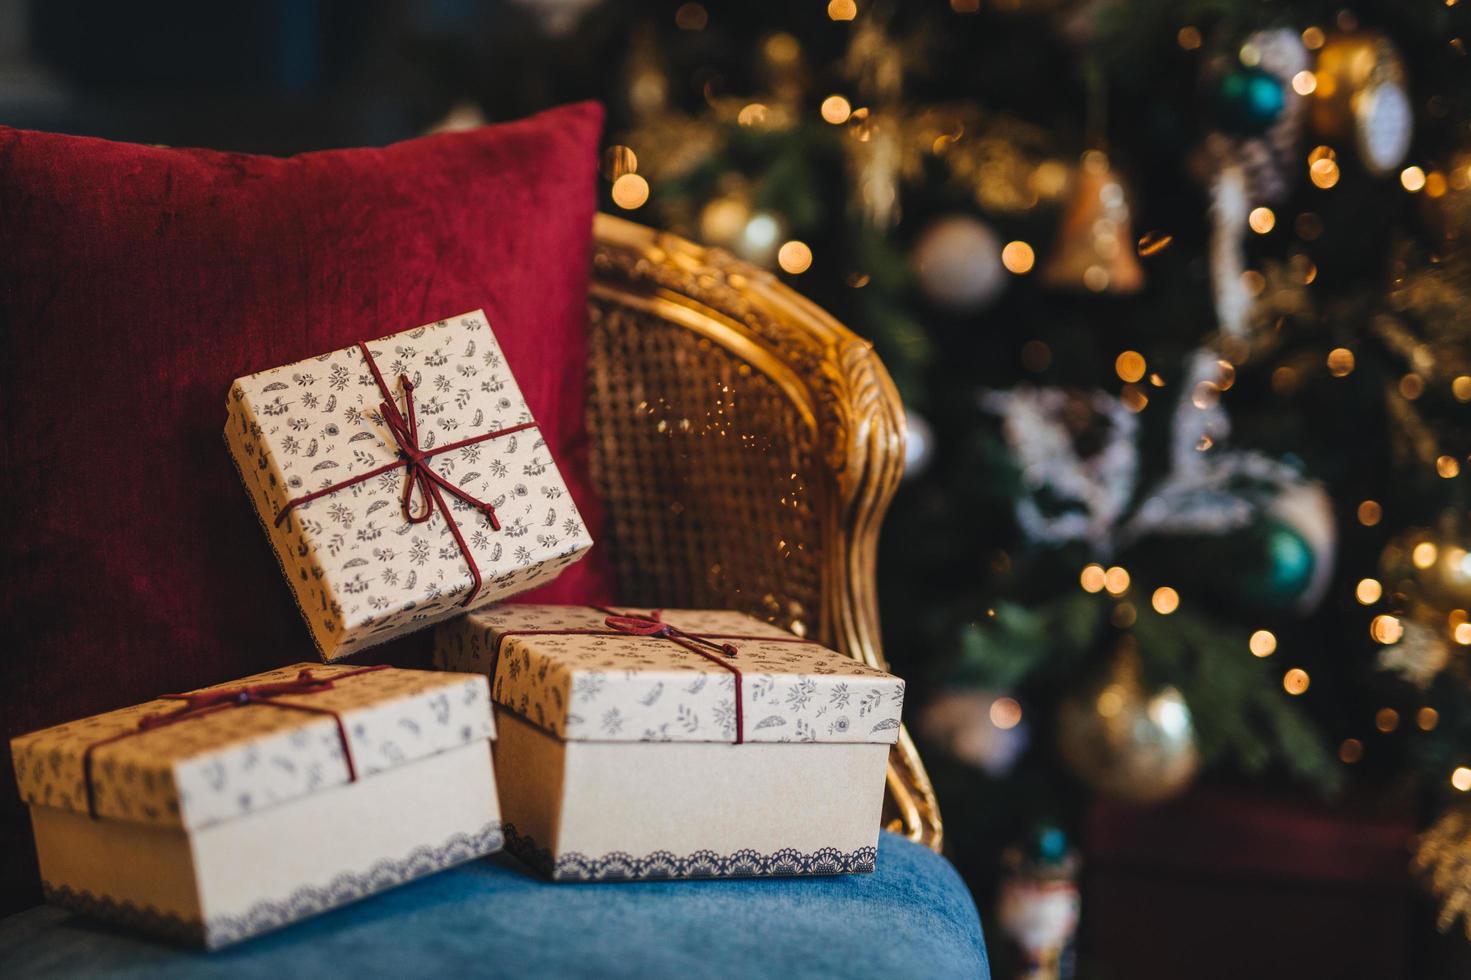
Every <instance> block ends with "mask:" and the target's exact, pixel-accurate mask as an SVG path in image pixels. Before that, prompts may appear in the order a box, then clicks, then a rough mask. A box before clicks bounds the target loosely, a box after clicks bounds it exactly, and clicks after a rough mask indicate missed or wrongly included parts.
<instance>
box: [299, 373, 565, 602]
mask: <svg viewBox="0 0 1471 980" xmlns="http://www.w3.org/2000/svg"><path fill="white" fill-rule="evenodd" d="M358 350H359V351H361V352H362V355H363V360H364V361H366V362H367V365H368V370H369V371H371V372H372V373H373V380H374V381H375V382H377V384H378V391H379V392H381V393H382V395H383V401H382V402H380V403H379V405H378V408H379V410H380V411H381V412H382V414H383V423H384V424H385V425H387V426H388V431H389V432H390V433H392V435H393V439H394V442H396V443H398V459H396V460H394V461H393V462H392V463H385V464H383V465H382V466H378V467H375V468H374V469H371V470H368V471H367V472H366V473H359V474H358V475H357V476H355V477H352V478H351V479H349V480H343V481H342V482H341V483H334V484H332V485H331V486H327V487H323V488H322V489H320V490H315V491H313V492H311V493H308V494H303V495H302V496H300V497H295V498H293V499H291V500H288V501H287V502H286V505H285V506H284V507H282V508H281V512H280V513H279V514H277V515H276V525H277V526H278V527H279V526H280V524H281V522H282V521H284V520H285V519H286V515H287V514H289V513H291V511H292V510H293V509H294V508H297V507H300V506H301V505H302V504H305V503H309V502H311V501H313V500H316V499H318V498H319V497H325V496H327V495H329V494H334V493H336V492H337V491H339V490H345V489H347V488H348V487H351V486H354V485H356V484H359V483H362V482H363V481H365V480H370V479H372V478H373V477H375V476H378V475H379V474H382V473H391V472H392V471H394V470H396V469H398V468H399V467H401V466H402V467H406V468H407V469H408V475H407V477H406V478H405V480H404V491H403V499H402V501H401V504H402V508H403V515H404V519H405V520H407V521H408V522H409V523H410V524H422V523H424V522H425V521H427V520H429V518H431V517H433V516H434V509H435V508H436V507H438V508H439V512H440V513H441V514H443V515H444V520H445V523H446V524H448V525H449V530H450V534H452V535H454V539H455V544H457V545H459V548H460V554H461V555H462V556H463V557H464V559H465V564H466V565H467V566H468V567H469V569H470V578H471V579H472V580H473V583H472V585H471V587H470V591H469V593H468V594H467V595H466V596H465V598H464V601H462V602H461V603H460V605H462V606H468V605H469V604H470V603H471V602H473V601H474V599H475V596H476V595H478V594H479V592H480V586H481V579H480V566H478V565H476V564H475V556H474V554H473V553H472V552H471V551H470V546H469V545H468V544H466V543H465V536H464V535H463V534H461V533H460V525H459V522H457V521H456V520H455V518H454V515H453V514H451V513H450V509H449V506H448V505H447V504H445V502H444V493H445V492H448V493H450V494H452V495H454V496H455V497H456V498H458V499H459V500H462V501H464V502H465V503H467V504H469V505H470V506H471V507H473V508H474V509H475V510H478V511H480V512H481V513H482V514H484V515H485V516H486V518H488V519H489V521H490V527H491V530H493V531H499V530H500V529H501V523H500V520H499V519H497V518H496V516H495V508H494V507H492V506H491V505H490V504H488V503H486V502H485V501H483V500H480V499H478V498H476V497H474V496H472V495H471V494H470V493H468V492H467V491H465V490H463V489H461V488H460V487H457V486H455V485H454V484H453V483H451V482H450V481H449V480H447V479H445V478H444V477H443V476H440V475H439V473H437V472H435V470H434V468H433V467H432V466H430V465H429V460H431V459H433V458H434V457H435V456H440V455H443V454H444V453H448V452H453V451H454V450H456V449H462V448H464V447H465V446H472V445H474V444H475V443H477V442H485V441H486V440H487V439H496V438H499V437H500V436H508V435H510V434H511V433H513V432H520V431H522V430H523V429H530V428H533V427H535V425H536V423H535V422H522V423H521V424H520V425H513V426H509V427H508V428H504V429H495V430H493V431H491V432H487V433H484V434H483V435H478V436H471V437H470V438H468V439H461V440H460V441H458V442H451V443H447V444H446V445H443V446H439V447H438V448H435V449H423V448H421V447H420V446H419V420H418V417H417V413H416V412H415V411H414V386H413V383H412V382H410V381H409V379H408V378H407V377H406V376H405V375H402V374H400V375H399V376H398V383H399V387H400V388H402V389H403V400H404V405H405V406H406V409H407V415H406V414H405V412H404V411H402V410H400V409H399V407H398V403H397V402H396V401H395V400H394V397H393V392H392V391H391V390H390V389H389V387H388V382H387V381H385V380H383V372H381V371H379V370H378V362H377V361H375V360H373V355H372V353H371V352H370V351H369V350H368V345H367V344H358ZM415 487H417V488H418V490H419V496H420V498H421V499H422V500H423V501H424V509H423V510H422V511H421V512H420V513H417V514H416V513H414V508H413V499H414V488H415Z"/></svg>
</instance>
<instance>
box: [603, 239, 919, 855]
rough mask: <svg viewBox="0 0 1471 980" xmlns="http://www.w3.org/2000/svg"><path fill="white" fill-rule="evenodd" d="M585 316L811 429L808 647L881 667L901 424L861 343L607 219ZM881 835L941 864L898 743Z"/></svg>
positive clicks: (752, 271) (691, 252) (909, 756)
mask: <svg viewBox="0 0 1471 980" xmlns="http://www.w3.org/2000/svg"><path fill="white" fill-rule="evenodd" d="M591 294H592V302H593V303H595V304H603V305H606V306H610V307H615V308H617V307H623V308H631V309H637V310H640V311H643V312H645V313H647V314H651V315H653V316H656V317H657V318H658V319H660V320H661V321H664V322H666V323H670V324H675V325H678V326H681V327H683V328H685V329H688V330H691V331H693V332H695V333H698V334H700V335H701V336H702V337H705V338H707V339H709V340H710V341H711V342H712V343H715V344H718V345H720V346H721V347H723V348H724V349H726V350H727V351H729V352H730V353H731V354H732V355H733V356H735V357H737V358H739V359H740V360H741V361H743V362H745V363H747V364H749V365H750V366H751V368H752V369H753V370H755V371H759V372H761V373H762V374H763V375H765V376H766V377H767V378H769V379H770V380H771V381H772V382H773V383H774V384H776V385H777V386H778V387H779V388H780V389H781V391H782V392H783V394H784V395H785V396H786V397H787V398H788V399H789V400H790V402H791V403H792V405H793V406H795V407H796V408H797V410H798V411H799V413H800V415H801V416H802V419H803V421H804V422H805V423H807V424H808V425H810V426H811V427H812V431H813V432H814V434H815V435H816V437H817V440H816V444H817V445H818V446H819V447H821V453H822V456H821V458H822V460H823V462H824V464H825V466H824V472H822V473H813V474H805V476H806V477H807V479H808V480H809V482H810V483H812V484H813V485H815V486H824V487H826V488H827V489H828V491H829V492H828V493H826V494H824V495H823V496H824V501H825V503H824V504H823V507H822V510H823V513H822V545H823V575H822V609H821V616H820V628H819V634H818V635H819V637H820V638H821V639H823V640H824V641H826V642H828V643H830V644H831V645H832V646H833V647H834V648H835V649H837V650H840V651H842V652H843V653H846V654H848V655H849V656H851V657H855V658H857V659H859V660H862V661H864V662H866V663H869V664H873V665H874V666H878V667H886V666H887V663H886V661H885V659H884V656H883V648H882V642H881V640H880V633H879V620H878V597H877V595H876V593H875V563H876V559H877V549H878V532H879V525H880V523H881V522H882V520H883V516H884V512H885V510H886V509H887V507H888V505H889V502H890V500H891V499H892V498H893V495H894V491H895V489H896V488H897V487H898V485H899V478H900V476H901V474H902V468H903V462H904V416H903V408H902V406H901V404H900V401H899V395H898V392H897V391H896V390H895V388H894V385H893V382H892V381H891V380H890V378H889V375H888V372H887V371H885V370H884V367H883V365H882V363H881V362H880V361H879V359H878V357H877V355H876V354H875V353H874V351H873V346H872V344H870V343H869V342H868V341H866V340H863V339H862V338H860V337H858V336H857V335H856V334H854V333H853V332H852V331H850V330H848V329H847V328H845V327H844V326H842V325H841V324H840V323H838V322H837V321H836V320H834V319H833V318H832V317H831V316H830V315H828V314H827V312H826V311H824V310H822V309H821V308H820V307H818V306H817V305H816V304H814V303H812V302H810V301H808V300H807V299H805V298H804V297H802V296H801V295H799V294H798V293H796V292H794V291H793V290H791V289H789V288H788V287H787V286H785V285H784V284H782V283H781V282H780V281H779V280H778V279H777V278H776V277H775V276H773V275H772V274H770V273H768V272H765V271H763V270H760V269H757V268H755V267H753V266H750V265H748V264H746V263H744V262H741V261H739V260H737V259H735V258H734V257H732V256H730V255H728V254H726V253H724V252H722V251H720V250H718V249H706V248H704V247H702V246H699V245H695V244H693V243H692V242H689V241H686V240H685V239H682V238H679V237H678V236H675V235H670V234H667V233H663V232H659V231H656V230H654V229H651V228H647V227H645V226H642V225H638V224H635V223H633V222H630V221H625V220H623V219H621V218H617V217H613V216H611V215H604V214H600V215H598V218H597V223H596V226H595V246H594V250H593V278H592V284H591ZM888 788H889V801H890V804H891V806H892V813H893V820H892V822H891V824H890V829H893V830H897V831H899V832H902V833H904V834H905V835H906V836H908V837H910V838H911V839H913V840H916V841H919V842H921V843H924V844H926V845H927V846H929V847H932V848H934V849H936V850H939V848H940V845H941V841H942V833H943V830H942V823H941V820H940V812H939V809H938V806H937V805H936V801H935V794H934V789H933V787H932V786H931V784H930V780H929V777H928V775H927V774H926V772H925V769H924V764H923V763H922V762H921V761H920V758H919V753H918V752H917V750H916V749H915V746H914V743H913V741H912V740H911V739H910V737H909V733H908V732H907V731H902V730H901V732H900V736H899V741H898V743H897V744H896V745H895V747H894V750H893V751H892V752H891V754H890V757H889V777H888Z"/></svg>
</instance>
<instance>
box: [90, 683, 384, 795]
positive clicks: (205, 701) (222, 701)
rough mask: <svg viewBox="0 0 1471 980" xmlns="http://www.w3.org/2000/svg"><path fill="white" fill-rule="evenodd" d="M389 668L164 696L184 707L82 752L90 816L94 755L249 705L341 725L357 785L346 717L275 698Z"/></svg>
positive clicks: (350, 774)
mask: <svg viewBox="0 0 1471 980" xmlns="http://www.w3.org/2000/svg"><path fill="white" fill-rule="evenodd" d="M387 669H388V664H378V665H376V666H373V667H359V668H357V669H356V670H344V671H341V672H339V673H336V674H333V675H332V676H331V677H316V676H314V675H313V674H312V672H311V668H306V669H304V670H302V671H301V672H300V673H298V674H297V675H296V676H295V677H293V678H292V679H290V680H285V681H270V682H265V683H261V684H242V685H240V686H239V687H216V688H211V689H209V690H206V691H195V692H193V693H192V694H164V695H161V697H163V698H167V699H169V700H174V701H183V702H184V706H183V707H182V708H180V709H179V710H178V711H170V712H165V713H163V714H156V715H145V716H143V717H142V718H140V719H139V720H138V726H137V727H136V728H131V729H128V730H127V731H123V732H118V733H117V734H116V735H109V736H108V737H107V738H104V739H99V740H98V741H96V742H93V743H92V744H91V745H89V746H87V748H86V749H85V750H83V752H82V783H83V784H84V785H85V786H86V788H87V816H89V817H91V818H92V819H93V820H96V819H97V794H96V789H95V787H94V785H93V782H92V755H93V753H94V752H96V751H97V750H98V749H100V748H102V747H103V746H104V745H111V744H112V743H113V742H120V741H122V740H123V739H125V738H132V737H133V736H135V735H142V734H143V733H144V732H151V731H153V730H155V729H158V728H163V727H165V726H167V725H176V724H178V723H179V722H181V721H188V720H189V719H191V718H199V717H202V716H204V715H208V714H213V713H214V712H216V711H220V710H223V709H225V708H243V707H244V706H245V705H247V704H265V705H270V706H271V707H272V708H290V709H291V710H293V711H308V712H311V713H312V714H315V715H328V716H330V717H331V719H332V720H333V721H335V722H336V723H337V740H338V742H340V743H341V745H342V758H343V759H344V760H345V761H346V762H347V781H348V782H350V783H355V782H357V779H358V772H357V767H356V766H355V765H354V764H353V761H352V749H351V747H350V746H349V745H348V742H347V727H346V726H345V725H344V724H343V722H342V715H340V714H339V713H337V712H336V711H333V710H332V709H331V708H321V707H317V706H315V705H310V704H294V703H292V702H290V701H277V700H275V697H276V696H277V695H280V694H316V693H318V692H320V691H330V690H331V689H332V688H333V686H334V685H335V684H336V682H337V681H340V680H342V679H343V678H345V677H356V676H357V675H358V674H369V673H372V672H374V671H379V670H387Z"/></svg>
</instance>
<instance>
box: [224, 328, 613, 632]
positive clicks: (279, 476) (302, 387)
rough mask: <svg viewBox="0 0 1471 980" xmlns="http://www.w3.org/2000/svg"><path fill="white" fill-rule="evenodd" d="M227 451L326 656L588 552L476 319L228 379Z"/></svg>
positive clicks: (542, 574)
mask: <svg viewBox="0 0 1471 980" xmlns="http://www.w3.org/2000/svg"><path fill="white" fill-rule="evenodd" d="M225 441H226V443H227V444H228V446H229V448H230V454H231V456H232V457H233V458H234V460H235V464H236V466H237V467H238V468H239V470H240V476H241V480H242V481H243V482H244V483H245V487H246V490H247V491H248V492H249V494H250V499H251V502H252V503H253V504H254V505H255V509H256V513H257V515H258V516H259V517H260V519H261V523H262V525H264V526H265V529H266V533H267V535H268V536H269V537H270V540H271V545H272V547H274V548H275V550H276V556H277V558H278V559H279V560H280V562H281V567H282V570H283V571H284V572H285V573H286V580H287V581H288V582H289V583H290V585H291V588H292V590H293V592H294V593H295V595H296V602H297V605H298V606H299V607H300V608H301V611H302V615H303V616H304V617H305V618H306V621H307V625H308V626H309V627H310V628H311V632H312V637H313V638H314V639H315V641H316V644H317V647H318V649H319V650H320V651H321V653H322V656H323V658H324V659H326V660H336V659H338V658H340V657H345V656H347V655H348V654H350V653H354V652H356V651H357V650H360V649H363V648H364V647H368V646H372V645H373V644H376V643H381V642H383V641H384V640H388V639H391V638H392V637H395V636H398V635H401V634H403V633H407V632H410V631H413V630H416V629H419V628H421V627H423V626H427V625H429V624H432V623H434V622H436V621H438V620H441V619H446V618H448V617H450V616H453V615H455V614H456V613H459V612H462V611H464V610H465V609H468V608H473V607H475V606H477V605H482V604H485V603H488V602H491V601H492V600H495V599H502V598H505V597H506V596H509V595H512V594H514V593H517V592H522V591H524V590H526V589H530V588H532V587H534V586H537V585H541V584H543V583H546V582H549V581H551V580H552V579H554V578H556V577H557V575H559V574H560V573H561V572H562V570H563V569H564V568H566V567H567V566H568V565H570V564H571V563H572V562H574V561H576V560H577V559H578V558H579V557H581V556H582V555H583V554H584V553H585V552H586V551H587V549H588V548H590V547H592V538H591V537H589V535H588V533H587V530H586V528H585V527H584V526H583V523H582V517H581V515H579V514H578V512H577V506H576V505H575V504H574V503H573V502H572V498H571V496H570V495H569V494H568V492H567V485H566V484H565V483H564V482H563V480H562V476H561V474H560V473H558V472H557V466H556V463H555V462H554V461H553V460H552V458H551V454H550V453H549V452H548V450H547V446H546V443H545V442H544V441H543V440H542V438H541V436H540V434H539V432H538V431H537V427H536V421H535V419H533V417H532V414H531V412H530V410H529V409H528V408H527V406H526V401H525V399H523V398H522V397H521V392H520V389H518V388H517V387H516V380H515V378H514V377H512V375H511V370H510V367H509V366H508V365H507V364H506V361H505V357H504V355H503V354H502V353H501V350H500V346H499V345H498V344H497V343H496V339H495V336H494V335H493V334H492V333H491V330H490V327H489V326H488V325H487V323H486V321H485V316H484V314H483V313H481V312H480V311H478V310H477V311H476V312H474V313H469V314H466V315H464V316H459V317H454V318H453V319H450V320H441V321H439V322H438V323H432V324H429V325H428V326H423V327H419V328H417V329H415V330H408V331H405V332H404V333H400V334H394V335H393V336H391V337H384V338H383V339H381V340H375V341H371V342H369V343H364V344H358V345H356V346H354V347H344V348H343V349H342V350H338V351H333V352H332V353H330V354H323V355H322V356H320V357H315V358H312V359H310V360H306V361H301V362H298V363H296V364H289V365H287V366H285V367H279V368H274V369H272V370H270V371H262V372H261V373H259V374H252V375H250V376H249V377H245V378H241V379H239V380H238V381H236V382H235V384H234V385H233V387H232V388H231V389H230V397H229V419H228V421H227V423H226V427H225Z"/></svg>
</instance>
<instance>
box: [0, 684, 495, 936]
mask: <svg viewBox="0 0 1471 980" xmlns="http://www.w3.org/2000/svg"><path fill="white" fill-rule="evenodd" d="M494 735H495V729H494V723H493V721H492V718H491V711H490V696H489V690H488V685H487V684H486V680H485V678H484V677H481V676H475V675H467V674H447V673H442V672H439V671H426V670H398V669H395V668H392V667H347V666H322V665H318V666H315V667H312V666H309V665H307V664H298V665H296V666H294V667H286V668H282V669H280V670H273V671H270V672H268V673H264V674H258V675H256V676H254V677H249V678H246V679H245V680H243V681H240V682H237V683H233V684H227V685H222V686H219V687H213V688H206V689H204V690H200V691H195V692H192V693H189V694H170V695H166V696H164V697H162V698H159V699H157V700H154V701H150V702H147V703H145V704H140V705H136V706H134V707H131V708H122V709H119V710H117V711H109V712H107V713H106V714H101V715H95V716H93V717H91V718H85V719H83V720H81V721H76V722H71V723H68V724H65V725H58V726H56V727H54V728H48V729H44V730H42V731H39V732H33V733H31V734H29V735H22V736H20V737H18V738H16V739H14V740H12V742H11V753H12V756H13V758H14V761H15V773H16V780H17V782H18V783H19V787H20V795H21V798H22V799H23V800H24V801H25V802H26V803H27V804H29V805H30V809H31V820H32V824H33V826H34V828H35V833H36V850H37V853H38V855H39V857H40V864H41V877H42V883H43V886H44V889H45V893H46V897H47V898H48V900H50V901H52V902H54V903H56V904H59V905H62V906H65V907H68V908H71V909H74V910H75V911H78V912H81V913H84V914H88V915H93V916H98V917H101V918H105V919H108V920H112V921H115V922H118V923H120V924H123V925H126V926H131V927H136V928H140V929H144V930H147V931H150V932H153V933H156V934H161V935H164V936H166V937H168V938H172V939H175V940H179V941H184V942H187V943H190V944H193V945H198V946H204V947H207V948H215V947H219V946H224V945H227V944H229V943H233V942H236V941H238V940H241V939H245V938H247V937H249V936H253V935H255V934H257V933H260V932H264V931H266V930H269V929H274V928H276V927H278V926H282V925H286V924H287V923H289V922H292V921H295V920H297V919H301V918H304V917H306V916H308V915H312V914H315V913H317V912H322V911H325V910H327V909H330V908H333V907H334V906H338V905H342V904H344V903H346V902H350V901H352V900H354V899H357V898H361V897H363V896H365V895H368V894H371V893H373V892H377V891H381V890H383V889H385V888H388V887H391V886H393V885H396V884H400V883H402V882H405V881H408V880H410V879H413V878H417V877H420V876H422V875H425V874H428V873H430V872H432V871H437V870H439V869H441V868H446V867H449V866H450V865H453V864H458V863H460V862H462V861H468V860H470V859H471V858H475V857H479V856H481V855H483V854H488V853H490V852H491V851H495V850H498V849H499V848H500V846H501V841H502V835H501V819H500V810H499V807H498V804H497V800H496V789H495V780H494V776H493V772H492V769H491V759H490V752H489V750H488V747H487V744H486V742H487V740H489V739H493V738H494Z"/></svg>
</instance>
